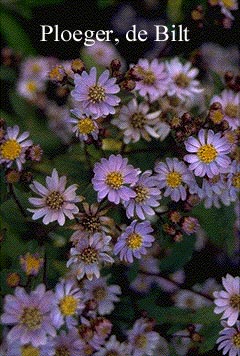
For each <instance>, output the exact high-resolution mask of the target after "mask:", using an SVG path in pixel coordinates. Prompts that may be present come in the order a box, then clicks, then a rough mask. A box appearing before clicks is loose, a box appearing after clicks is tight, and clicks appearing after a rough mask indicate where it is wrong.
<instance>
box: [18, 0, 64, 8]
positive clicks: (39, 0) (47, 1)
mask: <svg viewBox="0 0 240 356" xmlns="http://www.w3.org/2000/svg"><path fill="white" fill-rule="evenodd" d="M22 3H24V4H25V5H28V6H30V7H37V6H48V5H56V4H60V3H62V4H63V3H64V1H63V0H22Z"/></svg>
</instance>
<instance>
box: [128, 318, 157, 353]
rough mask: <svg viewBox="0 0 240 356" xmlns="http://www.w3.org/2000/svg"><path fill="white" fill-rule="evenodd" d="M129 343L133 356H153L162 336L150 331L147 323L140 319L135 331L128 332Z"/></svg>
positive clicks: (136, 323) (134, 327)
mask: <svg viewBox="0 0 240 356" xmlns="http://www.w3.org/2000/svg"><path fill="white" fill-rule="evenodd" d="M128 341H129V344H130V347H131V348H132V355H133V356H143V355H147V356H152V355H154V350H155V349H156V347H157V345H158V343H159V341H160V336H159V334H158V333H157V332H155V331H149V323H148V322H147V321H145V320H144V319H138V320H137V321H136V322H135V323H134V325H133V329H132V330H130V331H129V332H128Z"/></svg>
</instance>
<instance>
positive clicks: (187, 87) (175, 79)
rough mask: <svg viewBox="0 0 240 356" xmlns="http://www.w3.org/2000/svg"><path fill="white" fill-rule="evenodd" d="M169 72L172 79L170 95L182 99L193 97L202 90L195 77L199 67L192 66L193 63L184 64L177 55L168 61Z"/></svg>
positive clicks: (169, 89) (169, 88)
mask: <svg viewBox="0 0 240 356" xmlns="http://www.w3.org/2000/svg"><path fill="white" fill-rule="evenodd" d="M166 68H167V73H168V75H169V77H170V79H171V81H170V84H169V86H168V92H167V93H168V95H169V96H176V97H177V98H179V99H180V100H186V99H192V98H193V97H194V96H195V95H196V94H199V93H201V92H202V90H203V89H200V87H199V84H200V83H199V81H198V80H196V79H195V77H196V76H197V75H198V69H197V68H191V63H190V62H187V63H185V64H182V63H181V62H180V60H179V59H178V58H177V57H176V58H173V59H172V60H170V61H169V62H166Z"/></svg>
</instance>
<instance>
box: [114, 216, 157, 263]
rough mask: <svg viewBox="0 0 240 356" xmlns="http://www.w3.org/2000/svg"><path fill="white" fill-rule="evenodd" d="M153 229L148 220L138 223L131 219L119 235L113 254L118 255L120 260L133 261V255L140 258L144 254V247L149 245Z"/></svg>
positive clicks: (152, 239) (145, 251)
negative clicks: (129, 223)
mask: <svg viewBox="0 0 240 356" xmlns="http://www.w3.org/2000/svg"><path fill="white" fill-rule="evenodd" d="M152 232H153V229H152V227H151V225H150V222H149V221H144V222H141V223H138V222H137V220H134V221H132V223H131V225H129V226H128V227H127V228H126V230H125V231H124V232H123V233H122V234H121V235H120V236H119V238H118V241H117V243H116V245H115V246H114V254H115V255H118V254H119V255H120V260H124V261H126V262H130V263H132V262H133V257H136V258H138V259H139V258H141V255H146V253H147V250H146V248H148V247H151V246H152V243H153V241H154V240H155V239H154V237H153V236H152V235H151V233H152Z"/></svg>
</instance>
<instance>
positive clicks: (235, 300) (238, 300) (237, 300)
mask: <svg viewBox="0 0 240 356" xmlns="http://www.w3.org/2000/svg"><path fill="white" fill-rule="evenodd" d="M230 305H231V307H232V308H234V309H238V310H239V309H240V294H234V295H233V296H232V297H231V298H230Z"/></svg>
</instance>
